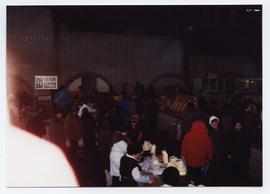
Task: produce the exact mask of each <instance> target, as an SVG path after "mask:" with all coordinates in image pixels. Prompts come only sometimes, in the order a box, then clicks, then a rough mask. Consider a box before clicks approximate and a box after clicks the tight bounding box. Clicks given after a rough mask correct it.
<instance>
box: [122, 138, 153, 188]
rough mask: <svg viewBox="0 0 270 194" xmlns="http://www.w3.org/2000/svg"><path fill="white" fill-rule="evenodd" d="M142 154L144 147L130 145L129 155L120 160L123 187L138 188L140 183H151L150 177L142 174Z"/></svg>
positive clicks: (134, 144)
mask: <svg viewBox="0 0 270 194" xmlns="http://www.w3.org/2000/svg"><path fill="white" fill-rule="evenodd" d="M141 152H142V146H141V145H140V144H137V143H131V144H129V145H128V148H127V154H125V155H124V156H123V157H122V158H121V160H120V176H121V185H122V186H126V187H127V186H130V187H136V186H138V183H147V182H149V181H150V178H149V177H148V176H145V175H143V174H142V173H141V167H140V166H139V163H138V158H139V156H140V153H141Z"/></svg>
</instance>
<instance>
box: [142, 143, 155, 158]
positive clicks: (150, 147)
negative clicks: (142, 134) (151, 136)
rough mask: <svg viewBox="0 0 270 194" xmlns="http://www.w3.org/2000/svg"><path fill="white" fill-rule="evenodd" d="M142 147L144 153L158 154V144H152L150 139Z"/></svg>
mask: <svg viewBox="0 0 270 194" xmlns="http://www.w3.org/2000/svg"><path fill="white" fill-rule="evenodd" d="M142 147H143V152H144V155H152V154H153V155H155V154H156V145H155V144H152V143H151V142H150V141H144V143H143V145H142Z"/></svg>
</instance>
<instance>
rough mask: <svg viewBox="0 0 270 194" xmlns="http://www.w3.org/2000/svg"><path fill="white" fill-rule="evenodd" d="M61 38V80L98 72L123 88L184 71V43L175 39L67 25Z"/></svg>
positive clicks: (63, 28)
mask: <svg viewBox="0 0 270 194" xmlns="http://www.w3.org/2000/svg"><path fill="white" fill-rule="evenodd" d="M82 37H83V38H82ZM59 38H60V39H61V40H60V45H61V46H60V52H59V53H60V57H61V60H60V64H59V65H60V67H61V70H60V72H61V75H62V77H61V80H66V79H68V78H69V77H70V76H72V75H73V74H74V73H79V72H84V71H89V72H96V73H98V74H101V75H103V76H104V77H106V78H107V79H108V80H109V81H110V82H111V84H112V85H113V86H114V87H116V88H118V89H119V88H120V87H121V86H122V84H123V83H124V82H127V83H128V84H129V85H132V86H133V85H134V84H135V82H136V81H141V82H142V83H144V84H145V85H146V86H147V85H148V84H149V83H150V81H151V80H153V79H154V78H155V77H157V76H158V75H160V74H163V73H181V71H182V59H183V57H182V47H181V43H180V42H179V41H178V40H175V39H171V38H167V37H147V36H127V35H113V34H97V33H87V32H72V31H69V30H68V29H66V28H65V27H61V33H60V37H59Z"/></svg>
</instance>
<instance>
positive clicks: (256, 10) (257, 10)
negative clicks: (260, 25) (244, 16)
mask: <svg viewBox="0 0 270 194" xmlns="http://www.w3.org/2000/svg"><path fill="white" fill-rule="evenodd" d="M253 11H255V12H260V11H261V10H260V9H253Z"/></svg>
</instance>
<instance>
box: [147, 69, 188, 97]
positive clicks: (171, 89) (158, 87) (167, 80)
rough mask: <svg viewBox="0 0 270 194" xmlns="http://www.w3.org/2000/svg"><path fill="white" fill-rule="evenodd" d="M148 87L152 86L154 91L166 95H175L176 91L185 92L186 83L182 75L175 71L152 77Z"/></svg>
mask: <svg viewBox="0 0 270 194" xmlns="http://www.w3.org/2000/svg"><path fill="white" fill-rule="evenodd" d="M149 88H154V89H155V91H156V92H158V93H161V94H164V95H166V96H176V95H177V94H178V93H185V92H187V84H186V82H184V80H183V76H182V75H181V74H177V73H166V74H161V75H159V76H157V77H156V78H154V79H153V80H152V81H151V82H150V84H149Z"/></svg>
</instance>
